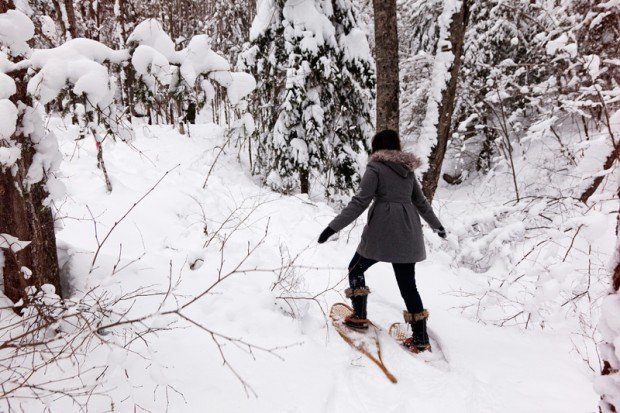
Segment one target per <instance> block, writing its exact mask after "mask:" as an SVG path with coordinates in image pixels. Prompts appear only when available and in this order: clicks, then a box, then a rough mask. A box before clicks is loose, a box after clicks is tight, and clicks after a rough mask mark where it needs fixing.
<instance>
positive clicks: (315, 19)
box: [282, 0, 337, 53]
mask: <svg viewBox="0 0 620 413" xmlns="http://www.w3.org/2000/svg"><path fill="white" fill-rule="evenodd" d="M331 14H332V11H331V5H328V3H327V2H317V1H314V0H304V1H299V0H287V1H286V3H285V4H284V7H283V9H282V15H283V16H284V18H285V19H286V22H287V23H288V25H286V26H285V27H284V36H285V37H289V38H292V37H301V38H302V40H301V42H300V47H301V49H302V50H303V51H309V52H310V53H318V48H319V47H321V46H323V45H326V44H327V45H330V46H333V47H336V46H337V44H336V40H335V37H334V35H335V29H334V26H333V25H332V23H331V22H330V21H329V17H328V16H330V15H331Z"/></svg>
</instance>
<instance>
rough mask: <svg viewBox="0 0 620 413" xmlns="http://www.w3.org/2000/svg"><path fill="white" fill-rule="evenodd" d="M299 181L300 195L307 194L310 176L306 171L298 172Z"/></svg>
mask: <svg viewBox="0 0 620 413" xmlns="http://www.w3.org/2000/svg"><path fill="white" fill-rule="evenodd" d="M299 181H300V184H301V193H302V194H307V193H309V192H310V176H309V175H308V172H307V171H301V172H299Z"/></svg>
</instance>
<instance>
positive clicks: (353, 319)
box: [344, 287, 370, 330]
mask: <svg viewBox="0 0 620 413" xmlns="http://www.w3.org/2000/svg"><path fill="white" fill-rule="evenodd" d="M344 292H345V294H346V296H347V298H350V299H351V303H352V304H353V314H351V315H349V316H348V317H346V318H345V319H344V323H345V324H346V325H347V326H349V327H351V328H355V329H358V330H366V329H367V328H368V319H367V318H366V317H367V316H366V304H367V302H368V294H369V293H370V289H369V288H368V287H361V288H355V289H352V288H347V289H346V290H345V291H344Z"/></svg>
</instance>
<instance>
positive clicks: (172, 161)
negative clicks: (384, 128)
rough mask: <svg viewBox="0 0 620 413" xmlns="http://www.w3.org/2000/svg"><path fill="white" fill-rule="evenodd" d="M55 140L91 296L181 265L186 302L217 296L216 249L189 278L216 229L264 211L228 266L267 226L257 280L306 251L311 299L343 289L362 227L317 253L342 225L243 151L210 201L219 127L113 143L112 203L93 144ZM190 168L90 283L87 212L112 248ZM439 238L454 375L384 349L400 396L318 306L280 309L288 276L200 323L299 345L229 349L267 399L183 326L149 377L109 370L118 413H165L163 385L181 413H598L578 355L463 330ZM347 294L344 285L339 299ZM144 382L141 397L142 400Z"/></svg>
mask: <svg viewBox="0 0 620 413" xmlns="http://www.w3.org/2000/svg"><path fill="white" fill-rule="evenodd" d="M56 126H57V130H56V133H57V134H58V136H59V140H60V143H61V151H62V152H63V154H64V156H65V161H64V162H63V164H62V173H63V174H64V178H63V180H64V182H65V183H66V185H67V190H68V199H67V201H66V203H65V204H64V205H62V207H61V214H62V215H63V216H64V215H66V216H68V218H67V219H64V220H63V226H64V229H63V230H62V231H60V232H59V236H58V237H59V240H60V241H61V246H62V247H63V248H65V249H68V255H69V265H70V273H71V275H72V276H73V277H75V279H74V280H73V283H74V285H77V286H78V287H79V288H86V286H88V285H94V284H97V283H106V284H107V285H110V286H112V287H113V288H119V289H120V288H122V289H123V290H124V291H129V290H131V289H132V288H136V287H139V286H144V285H151V284H157V285H160V286H165V284H166V283H167V281H168V279H167V277H168V268H169V265H172V272H173V274H174V275H177V274H181V277H182V278H181V279H182V282H181V285H180V290H181V291H182V292H183V293H185V294H188V295H189V294H196V293H197V292H199V291H201V290H202V289H203V288H205V287H206V286H208V285H209V284H210V283H211V282H212V281H213V280H214V277H215V276H216V274H215V268H216V266H217V264H218V263H219V259H220V258H219V255H218V251H217V248H208V249H207V250H205V251H202V252H201V254H202V256H203V257H204V261H205V264H204V265H203V266H202V267H201V268H199V269H197V270H195V271H192V270H190V269H189V268H188V259H189V260H191V259H193V258H195V257H196V256H197V254H198V252H199V251H201V250H202V245H203V243H204V242H205V240H206V237H207V235H205V233H204V227H205V223H204V222H203V214H204V216H206V218H207V229H208V232H210V231H212V230H213V229H214V228H215V227H217V222H219V221H221V220H222V219H224V218H225V217H226V215H227V214H228V213H229V211H230V209H231V208H234V207H235V206H236V205H237V206H238V205H240V204H242V202H243V200H244V199H246V203H247V204H246V206H247V208H248V210H249V209H252V208H253V206H252V205H253V203H254V202H260V203H261V204H260V205H259V206H258V207H256V209H255V211H254V212H253V214H252V216H251V218H250V219H248V220H247V222H246V225H243V226H241V227H240V229H239V232H238V233H236V234H233V236H231V238H230V239H229V241H228V242H227V247H226V248H227V249H226V251H227V254H228V255H227V256H226V261H227V262H228V263H233V262H236V261H238V260H239V259H240V258H241V257H242V256H243V254H244V252H245V250H246V248H247V243H248V241H249V242H250V243H256V242H257V241H258V240H259V239H260V238H261V237H262V235H263V233H264V231H265V226H266V225H267V222H268V221H269V235H268V237H267V239H266V241H265V244H264V245H263V246H262V247H261V248H260V249H259V250H258V251H257V254H256V255H255V256H253V257H252V258H251V260H250V264H251V266H257V267H260V268H273V267H277V266H278V265H280V257H281V250H282V248H286V250H287V251H288V252H289V253H290V254H291V255H295V254H297V253H298V252H300V251H302V250H304V249H305V248H307V250H306V251H305V252H304V253H303V254H302V256H301V261H300V263H301V264H302V265H304V266H314V267H321V268H323V269H321V270H310V269H308V270H303V271H302V272H303V283H304V285H305V287H306V288H305V289H306V290H307V291H310V292H317V291H321V290H322V289H324V288H325V287H326V286H327V285H333V284H335V283H337V282H338V281H339V280H340V279H342V278H343V276H344V272H345V268H346V265H347V263H348V260H349V258H350V256H351V255H352V253H353V252H354V250H355V247H356V245H357V240H358V239H359V235H360V232H361V229H362V225H357V226H356V227H355V228H354V229H353V230H352V231H351V233H350V241H349V242H347V232H348V231H346V230H345V231H344V232H343V234H341V235H340V237H339V238H338V239H336V240H334V241H330V242H328V243H326V244H325V245H320V246H319V245H316V243H315V239H316V237H317V236H318V234H319V232H320V230H321V229H322V228H323V227H324V225H326V224H327V222H329V220H330V219H331V218H332V217H333V215H334V211H333V210H332V209H331V208H330V207H328V206H327V205H325V204H323V203H314V202H312V201H310V200H309V199H308V198H307V197H304V196H292V197H283V196H280V195H277V194H274V193H272V192H270V191H268V190H266V189H261V188H260V187H259V186H258V185H257V183H256V182H255V181H254V180H253V179H252V178H251V177H250V176H249V174H248V173H247V172H246V170H244V168H242V167H240V166H239V164H238V163H237V161H236V151H235V150H234V149H231V150H229V151H227V154H226V155H225V156H222V157H221V159H220V161H219V162H218V164H217V165H216V167H215V169H214V172H213V174H212V176H211V177H210V178H209V183H208V186H207V189H206V190H203V189H202V184H203V182H204V179H205V176H206V173H207V171H208V170H209V167H210V166H211V162H212V161H213V159H214V157H215V154H216V150H215V149H214V148H215V147H216V146H217V145H218V144H220V143H221V137H220V135H221V130H220V129H219V128H218V127H217V126H214V125H200V126H195V127H193V128H192V129H191V138H189V137H187V136H181V135H178V134H177V133H175V132H174V131H172V130H171V129H170V128H169V127H146V126H145V127H142V128H139V129H138V133H137V139H136V141H135V142H134V146H135V149H132V148H130V147H128V146H127V145H125V144H122V143H118V144H112V143H106V146H105V153H104V156H105V159H106V164H107V169H108V172H109V173H110V176H111V179H112V184H113V186H114V190H113V192H112V193H111V194H107V193H106V192H105V187H104V184H103V177H102V175H101V172H100V171H99V170H98V169H97V168H96V153H95V148H94V143H93V142H91V141H88V140H86V141H81V142H80V143H78V144H77V146H76V143H75V142H74V141H73V134H74V133H75V130H73V129H71V130H69V131H67V130H65V129H64V127H63V126H62V125H60V126H59V125H58V124H57V125H56ZM177 164H179V165H180V166H178V167H176V168H175V169H174V170H173V171H172V172H170V174H169V175H168V176H167V177H166V178H165V179H164V180H163V181H162V183H161V184H160V185H159V186H158V187H157V188H156V189H155V190H154V191H153V192H152V193H151V194H150V195H149V196H148V197H147V198H146V199H145V200H144V201H143V202H142V203H140V204H139V205H138V206H137V207H136V209H135V210H134V211H133V212H132V214H131V215H129V216H128V218H127V219H126V220H125V221H123V222H122V223H121V224H120V225H119V227H118V228H117V229H116V230H115V232H113V234H112V236H111V237H110V239H109V240H108V241H107V243H106V245H105V246H104V248H103V249H102V253H101V254H102V257H101V259H100V260H99V261H98V263H97V268H96V269H95V271H93V273H92V274H91V275H90V276H86V275H85V274H88V268H89V264H90V260H91V259H92V255H91V254H85V253H84V252H92V251H94V250H95V249H96V242H95V239H94V236H93V223H92V222H91V220H89V217H90V215H89V212H88V210H87V209H86V205H88V206H89V208H90V209H91V211H92V214H93V215H94V216H95V217H96V218H97V220H98V222H100V225H99V228H98V231H99V234H100V236H101V234H102V233H105V232H107V231H108V230H109V228H110V227H111V225H113V224H114V222H115V221H116V220H118V218H119V217H120V216H122V215H123V214H124V213H125V212H126V211H127V209H128V208H129V207H130V206H131V205H132V204H133V203H134V202H135V201H136V200H137V199H138V198H139V197H140V196H142V195H143V194H144V193H145V192H146V191H147V190H148V189H149V188H150V187H151V186H152V185H153V184H154V183H155V182H156V181H157V180H158V179H159V178H161V176H163V174H164V173H165V172H166V171H168V170H171V169H172V168H174V167H175V166H176V165H177ZM439 198H440V199H441V196H440V197H439ZM248 200H249V201H248ZM440 203H441V201H440ZM460 208H462V207H460ZM455 210H456V208H454V210H452V211H450V205H443V208H442V209H441V211H440V214H441V215H442V216H443V217H444V218H445V220H447V221H449V220H451V219H457V218H458V216H457V214H458V212H456V211H455ZM203 211H204V212H203ZM443 214H445V215H443ZM427 238H428V239H429V243H430V244H431V246H430V253H429V259H428V260H427V261H425V262H423V263H421V264H419V265H418V266H417V274H418V285H419V287H420V289H421V292H422V296H423V298H424V300H425V305H426V306H427V307H428V308H429V309H430V311H431V318H430V326H431V328H432V329H433V331H435V332H436V334H437V335H438V337H439V338H440V340H441V344H442V348H443V351H444V353H445V354H446V356H447V358H448V359H449V361H450V366H449V370H448V371H444V370H442V369H439V368H435V367H433V366H432V365H430V364H426V363H424V362H422V361H420V360H417V359H416V358H415V357H411V356H409V355H408V354H405V353H404V352H403V351H402V349H400V348H399V347H398V346H397V344H396V343H395V342H393V341H391V340H389V339H388V338H387V336H386V337H385V339H384V340H383V341H382V345H383V353H384V361H385V364H386V365H387V366H388V368H389V369H390V371H391V372H392V373H393V374H394V375H395V376H396V377H397V378H398V379H399V383H398V384H396V385H394V384H391V383H390V382H388V380H386V379H385V377H384V376H383V374H382V373H381V372H380V371H379V370H378V369H377V368H376V367H375V366H374V365H373V364H372V363H370V362H368V361H367V360H366V359H364V358H363V357H361V356H360V355H359V354H358V353H356V352H355V351H353V350H352V349H351V348H350V347H349V346H348V345H347V344H346V343H344V342H343V341H342V340H341V339H340V337H338V336H337V334H336V333H335V332H334V331H333V330H332V329H331V327H327V324H326V322H325V319H324V317H323V314H322V313H321V311H319V308H318V307H317V306H316V305H315V304H313V303H311V302H302V303H300V315H301V316H300V317H299V318H298V319H293V318H291V317H290V316H288V315H286V314H285V313H284V311H282V301H281V300H276V296H277V293H276V292H275V291H271V290H270V287H271V285H272V283H273V282H274V275H273V274H272V273H267V272H263V273H248V274H246V275H236V276H234V277H231V278H230V279H228V280H226V281H225V282H224V283H223V284H222V285H221V286H220V287H218V288H217V290H216V291H215V292H214V293H213V294H210V295H208V296H207V297H205V299H204V300H201V301H200V302H199V303H197V304H196V305H195V306H192V307H191V309H190V310H189V311H188V313H189V314H190V315H191V316H192V317H194V318H197V319H200V320H201V321H202V322H203V323H204V324H205V325H208V326H209V328H212V329H213V330H214V331H218V332H221V333H223V334H226V335H230V336H233V337H243V338H244V339H246V340H248V341H249V342H252V343H254V344H257V345H260V346H264V347H273V346H284V345H291V347H290V348H288V349H285V350H282V351H279V352H278V353H277V354H278V355H279V356H281V357H282V359H283V360H282V359H279V358H277V357H274V356H272V355H270V354H265V353H260V352H258V353H255V354H254V358H255V359H253V357H252V355H249V354H247V352H244V351H242V350H240V349H238V348H235V347H234V346H232V345H228V346H225V351H226V356H227V359H228V360H229V361H230V363H231V364H232V365H233V366H234V368H235V370H236V371H237V372H238V373H239V374H240V375H241V376H242V377H243V379H244V380H246V381H247V382H248V383H249V384H250V385H251V386H252V388H253V390H254V391H255V392H256V394H257V395H258V397H254V396H250V397H246V396H245V394H244V391H243V387H242V386H241V384H240V383H239V381H238V380H237V379H236V378H235V377H234V375H233V374H232V373H231V372H230V371H229V370H228V369H226V367H224V366H222V362H221V359H220V357H219V355H218V352H217V347H216V346H215V345H214V344H213V341H212V339H211V338H210V337H209V335H208V334H206V333H205V332H204V331H201V330H200V329H198V328H196V327H189V326H188V325H186V324H179V325H178V326H179V327H180V328H179V329H178V330H173V331H171V332H163V333H160V334H158V336H157V337H151V338H150V345H149V347H148V351H149V357H152V359H153V363H152V365H151V366H150V367H149V368H148V369H147V370H146V371H144V369H143V368H142V367H140V366H141V365H140V364H139V363H134V362H132V361H131V359H123V358H118V359H117V358H114V357H112V356H110V357H109V358H108V362H109V363H110V365H111V366H112V367H113V372H112V379H111V383H110V385H111V386H112V387H114V388H115V390H114V392H118V393H119V394H120V395H122V396H124V397H127V399H126V403H121V404H120V405H119V406H117V409H118V410H117V411H129V410H130V409H129V403H130V402H131V401H132V400H133V401H137V400H139V401H140V405H141V406H143V407H144V408H147V409H152V410H153V411H163V410H164V408H165V406H166V403H167V402H166V396H165V394H164V392H163V391H162V390H161V388H160V390H157V391H156V392H155V393H153V390H152V389H153V385H155V384H162V385H163V384H166V383H167V384H171V385H172V386H173V387H174V388H175V389H177V390H178V391H180V392H182V393H183V397H180V396H179V395H178V394H176V393H174V392H170V394H169V400H168V403H169V407H170V411H174V412H197V411H221V412H239V411H252V412H273V411H277V412H319V411H325V412H342V411H359V412H409V411H415V412H420V413H422V412H476V413H479V412H498V411H502V412H515V413H516V412H524V411H528V412H558V413H559V412H591V411H594V410H595V407H596V402H597V396H596V395H595V394H594V392H593V390H592V388H591V383H590V379H589V376H588V372H587V371H586V369H585V367H584V366H583V365H581V364H580V363H579V362H578V361H577V359H576V357H575V356H574V355H573V354H572V353H571V351H570V349H571V347H570V342H568V341H567V339H565V338H563V337H561V336H554V335H552V334H551V333H547V334H542V333H537V332H527V333H522V332H519V331H516V330H512V329H507V328H506V329H500V328H496V327H489V326H484V325H480V324H475V323H473V322H471V321H469V320H467V319H465V318H463V317H461V316H460V313H459V311H458V310H451V308H452V307H456V306H458V305H459V298H456V297H454V296H451V295H448V294H446V292H449V291H452V290H455V289H457V288H458V286H459V285H461V283H465V282H468V281H467V280H466V279H464V277H462V276H459V273H458V271H455V270H454V269H451V268H450V265H449V264H450V263H449V261H448V259H447V254H445V253H442V252H441V251H440V248H441V244H440V243H439V241H438V240H437V239H434V238H433V234H428V236H427ZM121 243H122V259H121V263H122V264H124V263H128V262H129V261H131V260H133V259H136V258H138V257H140V256H141V255H142V254H144V256H143V257H142V258H141V259H140V260H138V261H137V262H136V263H134V264H132V265H130V266H129V267H128V268H127V269H124V270H123V271H120V272H118V273H117V274H115V275H110V274H111V272H112V268H113V266H114V264H115V262H116V261H117V257H118V254H119V244H121ZM170 263H172V264H170ZM328 267H329V268H332V269H328ZM367 282H368V284H369V285H370V286H371V289H372V291H373V293H372V294H371V296H370V298H369V312H370V316H371V318H372V320H373V321H374V322H375V323H376V324H377V325H379V326H381V327H382V328H384V329H387V327H388V326H389V325H390V324H391V323H392V322H394V321H401V314H402V303H401V298H400V295H399V293H398V290H397V286H396V283H395V281H394V279H393V274H392V271H391V267H390V266H389V265H388V264H378V265H376V266H374V267H372V268H371V269H370V270H369V271H368V281H367ZM343 288H344V284H340V285H339V287H338V289H339V290H342V289H343ZM326 299H327V301H328V302H329V303H333V302H336V301H342V300H343V299H342V298H341V297H339V296H338V295H337V294H335V293H329V294H328V295H327V296H326ZM157 304H158V301H157V300H156V299H153V300H151V301H150V304H149V305H151V306H152V307H153V309H154V308H156V306H157ZM149 305H146V306H145V307H144V308H140V309H135V311H138V312H148V311H149V310H152V309H151V308H148V306H149ZM127 375H129V377H130V380H129V381H128V380H127V378H126V376H127ZM136 378H137V379H138V382H140V383H141V386H135V380H136ZM132 380H133V381H132ZM129 383H133V384H134V386H133V387H132V386H130V385H129ZM124 397H118V398H116V397H115V399H116V400H120V399H122V398H124ZM102 408H103V407H102Z"/></svg>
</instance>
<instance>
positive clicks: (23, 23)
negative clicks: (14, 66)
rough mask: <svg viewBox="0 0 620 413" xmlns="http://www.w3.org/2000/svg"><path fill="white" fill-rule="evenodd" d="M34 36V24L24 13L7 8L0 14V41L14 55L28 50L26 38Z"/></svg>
mask: <svg viewBox="0 0 620 413" xmlns="http://www.w3.org/2000/svg"><path fill="white" fill-rule="evenodd" d="M32 36H34V24H32V21H30V19H29V18H28V16H26V15H25V14H24V13H22V12H21V11H18V10H8V11H7V12H6V13H1V14H0V43H2V44H5V45H7V46H8V47H9V49H10V50H11V53H12V54H13V55H15V56H17V55H20V54H24V53H25V52H26V51H28V49H29V46H28V43H27V42H28V40H30V39H31V38H32Z"/></svg>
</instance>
